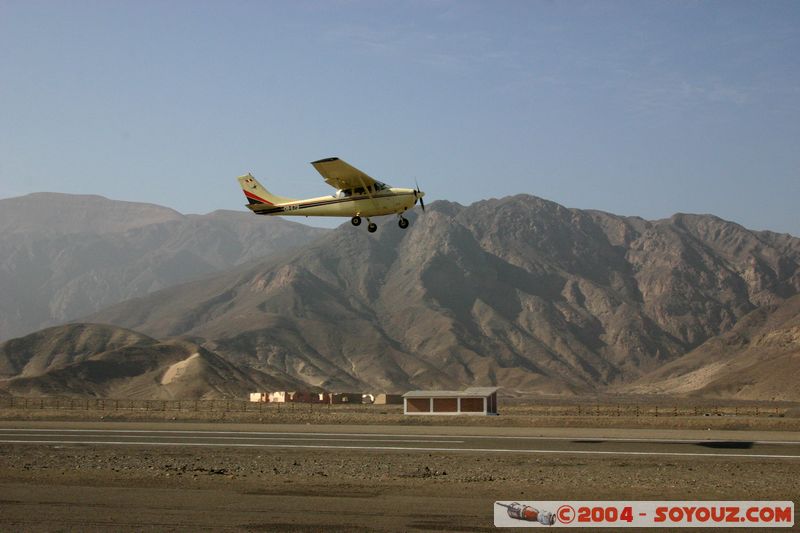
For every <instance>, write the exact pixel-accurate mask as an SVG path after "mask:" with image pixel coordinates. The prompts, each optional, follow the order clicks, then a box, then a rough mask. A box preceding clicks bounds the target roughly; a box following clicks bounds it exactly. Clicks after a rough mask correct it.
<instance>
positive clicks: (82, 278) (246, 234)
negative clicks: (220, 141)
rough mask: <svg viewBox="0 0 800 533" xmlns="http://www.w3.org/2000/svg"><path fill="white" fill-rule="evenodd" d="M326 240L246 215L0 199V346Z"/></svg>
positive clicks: (94, 200) (103, 202)
mask: <svg viewBox="0 0 800 533" xmlns="http://www.w3.org/2000/svg"><path fill="white" fill-rule="evenodd" d="M325 232H326V230H322V229H317V228H311V227H308V226H304V225H302V224H297V223H293V222H290V221H286V220H282V219H279V218H267V217H258V218H257V217H253V216H252V215H251V214H250V213H247V212H241V213H240V212H232V211H216V212H213V213H210V214H207V215H183V214H180V213H178V212H176V211H174V210H172V209H168V208H166V207H161V206H157V205H150V204H141V203H134V202H121V201H115V200H108V199H106V198H103V197H100V196H83V195H70V194H55V193H37V194H30V195H27V196H24V197H19V198H7V199H3V200H0V341H2V340H4V339H9V338H11V337H15V336H20V335H25V334H27V333H30V332H33V331H36V330H38V329H40V328H43V327H46V326H51V325H55V324H61V323H64V322H67V321H70V320H75V319H77V318H80V317H82V316H85V315H87V314H89V313H93V312H95V311H98V310H100V309H102V308H104V307H107V306H109V305H111V304H114V303H117V302H120V301H122V300H125V299H128V298H133V297H137V296H143V295H146V294H148V293H150V292H153V291H157V290H159V289H162V288H165V287H169V286H172V285H175V284H177V283H182V282H185V281H189V280H193V279H198V278H201V277H203V276H205V275H208V274H211V273H214V272H219V271H222V270H225V269H227V268H230V267H233V266H235V265H240V264H243V263H246V262H247V261H251V260H256V259H259V258H262V257H265V256H270V255H273V254H275V253H279V252H281V251H283V250H286V249H290V248H293V247H296V246H302V245H304V244H305V243H308V242H310V241H312V240H314V239H315V238H317V237H319V236H321V235H322V234H324V233H325Z"/></svg>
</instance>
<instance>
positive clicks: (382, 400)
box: [372, 393, 403, 405]
mask: <svg viewBox="0 0 800 533" xmlns="http://www.w3.org/2000/svg"><path fill="white" fill-rule="evenodd" d="M372 403H374V404H375V405H400V404H401V403H403V397H402V396H400V395H399V394H385V393H380V394H376V395H375V400H374V401H373V402H372Z"/></svg>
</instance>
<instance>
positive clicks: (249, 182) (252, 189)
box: [237, 173, 295, 205]
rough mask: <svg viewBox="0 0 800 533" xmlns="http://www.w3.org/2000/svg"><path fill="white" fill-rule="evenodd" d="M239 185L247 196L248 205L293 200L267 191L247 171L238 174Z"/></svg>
mask: <svg viewBox="0 0 800 533" xmlns="http://www.w3.org/2000/svg"><path fill="white" fill-rule="evenodd" d="M237 179H238V180H239V185H240V186H241V187H242V191H243V192H244V195H245V196H246V197H247V202H248V203H249V204H250V205H254V204H267V205H277V204H285V203H287V202H294V201H295V200H294V199H292V198H284V197H283V196H276V195H274V194H272V193H271V192H269V191H268V190H267V189H265V188H264V186H263V185H261V184H260V183H259V182H258V180H257V179H255V178H254V177H253V175H252V174H250V173H248V174H246V175H244V176H239V177H238V178H237Z"/></svg>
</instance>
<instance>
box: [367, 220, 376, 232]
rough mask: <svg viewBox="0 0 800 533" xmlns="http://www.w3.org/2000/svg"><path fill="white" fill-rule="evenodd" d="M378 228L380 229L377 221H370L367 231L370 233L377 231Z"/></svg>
mask: <svg viewBox="0 0 800 533" xmlns="http://www.w3.org/2000/svg"><path fill="white" fill-rule="evenodd" d="M377 229H378V225H377V224H376V223H374V222H370V223H369V225H368V226H367V231H368V232H370V233H375V231H377Z"/></svg>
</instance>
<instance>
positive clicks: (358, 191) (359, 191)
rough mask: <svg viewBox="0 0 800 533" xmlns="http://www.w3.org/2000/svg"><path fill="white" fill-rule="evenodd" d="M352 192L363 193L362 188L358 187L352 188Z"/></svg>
mask: <svg viewBox="0 0 800 533" xmlns="http://www.w3.org/2000/svg"><path fill="white" fill-rule="evenodd" d="M353 194H359V195H360V194H364V188H363V187H358V188H357V189H353Z"/></svg>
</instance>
